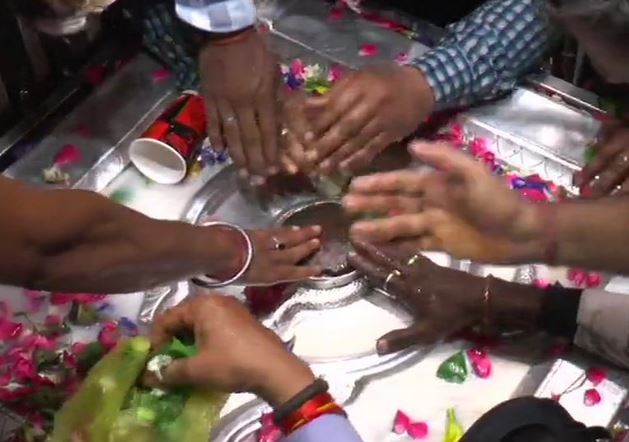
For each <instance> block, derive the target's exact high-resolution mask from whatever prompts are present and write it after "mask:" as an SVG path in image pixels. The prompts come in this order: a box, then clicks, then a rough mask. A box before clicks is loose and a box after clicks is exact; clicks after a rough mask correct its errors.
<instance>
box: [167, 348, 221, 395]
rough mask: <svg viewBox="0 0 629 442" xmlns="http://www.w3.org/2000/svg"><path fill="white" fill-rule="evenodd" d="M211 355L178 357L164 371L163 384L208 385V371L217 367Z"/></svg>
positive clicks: (170, 385)
mask: <svg viewBox="0 0 629 442" xmlns="http://www.w3.org/2000/svg"><path fill="white" fill-rule="evenodd" d="M214 365H216V364H213V363H212V359H211V358H210V356H209V355H207V354H204V355H203V358H201V357H200V356H193V357H191V358H184V359H177V360H175V361H173V362H172V363H171V364H170V365H169V366H168V367H166V368H165V369H164V370H163V371H162V381H161V384H162V385H163V386H165V387H171V388H172V387H181V386H198V387H203V388H208V387H211V386H210V385H207V373H208V372H211V371H212V370H213V369H216V367H213V366H214Z"/></svg>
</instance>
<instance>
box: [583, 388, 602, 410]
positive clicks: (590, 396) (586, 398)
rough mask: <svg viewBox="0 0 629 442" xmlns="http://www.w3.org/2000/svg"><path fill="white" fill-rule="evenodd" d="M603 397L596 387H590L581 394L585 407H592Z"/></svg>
mask: <svg viewBox="0 0 629 442" xmlns="http://www.w3.org/2000/svg"><path fill="white" fill-rule="evenodd" d="M602 400H603V398H602V397H601V394H600V393H599V392H598V390H597V389H596V388H590V389H589V390H587V391H586V392H585V394H584V395H583V403H584V404H585V406H586V407H593V406H595V405H598V404H600V403H601V401H602Z"/></svg>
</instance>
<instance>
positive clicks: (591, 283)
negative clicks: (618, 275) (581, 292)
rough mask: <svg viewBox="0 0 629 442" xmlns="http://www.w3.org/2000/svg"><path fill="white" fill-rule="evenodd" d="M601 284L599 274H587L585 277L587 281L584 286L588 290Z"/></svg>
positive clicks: (601, 280)
mask: <svg viewBox="0 0 629 442" xmlns="http://www.w3.org/2000/svg"><path fill="white" fill-rule="evenodd" d="M602 282H603V277H602V276H601V274H600V273H589V274H588V275H587V281H586V282H585V284H586V285H587V287H588V288H591V289H592V288H596V287H599V286H600V285H601V283H602Z"/></svg>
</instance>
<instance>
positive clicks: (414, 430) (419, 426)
mask: <svg viewBox="0 0 629 442" xmlns="http://www.w3.org/2000/svg"><path fill="white" fill-rule="evenodd" d="M408 435H409V436H410V437H411V438H412V439H415V440H417V439H424V438H426V437H427V436H428V424H426V423H425V422H415V423H412V424H410V425H409V427H408Z"/></svg>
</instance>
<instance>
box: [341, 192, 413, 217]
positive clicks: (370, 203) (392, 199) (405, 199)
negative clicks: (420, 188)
mask: <svg viewBox="0 0 629 442" xmlns="http://www.w3.org/2000/svg"><path fill="white" fill-rule="evenodd" d="M423 206H424V203H423V200H422V198H421V197H410V196H395V195H394V196H387V195H360V194H351V193H350V194H348V195H347V196H345V197H344V198H343V208H344V209H345V211H346V212H348V213H350V214H356V213H369V214H374V213H378V214H390V215H400V214H402V213H415V212H420V211H421V210H422V208H423Z"/></svg>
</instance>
